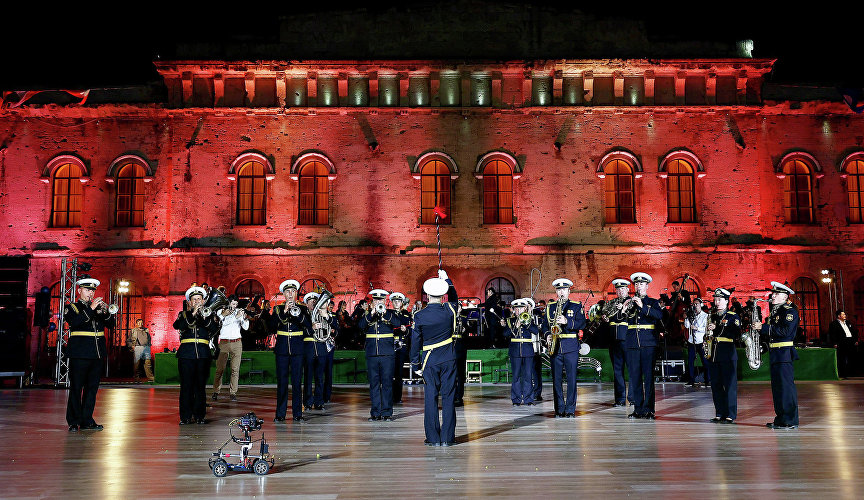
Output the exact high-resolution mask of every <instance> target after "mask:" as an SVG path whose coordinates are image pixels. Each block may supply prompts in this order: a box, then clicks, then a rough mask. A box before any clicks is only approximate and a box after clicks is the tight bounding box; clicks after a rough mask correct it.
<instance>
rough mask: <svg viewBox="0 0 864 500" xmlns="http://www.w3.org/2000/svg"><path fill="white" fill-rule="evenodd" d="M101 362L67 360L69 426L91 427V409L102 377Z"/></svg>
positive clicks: (82, 359) (77, 359) (97, 360)
mask: <svg viewBox="0 0 864 500" xmlns="http://www.w3.org/2000/svg"><path fill="white" fill-rule="evenodd" d="M102 365H103V360H102V359H100V358H96V359H85V358H70V359H69V399H68V400H67V402H66V423H68V424H69V425H93V424H95V423H96V422H94V421H93V409H94V408H96V392H97V391H98V390H99V379H100V378H101V376H102Z"/></svg>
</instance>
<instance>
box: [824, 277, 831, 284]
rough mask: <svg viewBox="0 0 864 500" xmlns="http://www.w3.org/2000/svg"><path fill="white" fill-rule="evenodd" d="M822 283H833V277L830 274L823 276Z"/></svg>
mask: <svg viewBox="0 0 864 500" xmlns="http://www.w3.org/2000/svg"><path fill="white" fill-rule="evenodd" d="M822 283H831V278H830V277H828V276H826V277H824V278H822Z"/></svg>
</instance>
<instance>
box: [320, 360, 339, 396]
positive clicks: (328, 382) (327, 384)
mask: <svg viewBox="0 0 864 500" xmlns="http://www.w3.org/2000/svg"><path fill="white" fill-rule="evenodd" d="M335 353H336V349H333V350H331V351H330V352H328V353H327V355H326V356H324V394H323V395H322V397H323V398H324V402H325V403H329V402H330V397H331V396H332V395H333V358H334V355H335Z"/></svg>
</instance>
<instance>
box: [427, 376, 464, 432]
mask: <svg viewBox="0 0 864 500" xmlns="http://www.w3.org/2000/svg"><path fill="white" fill-rule="evenodd" d="M423 383H424V384H425V385H424V388H423V428H424V429H425V431H426V441H427V442H429V443H453V442H454V441H455V440H456V404H455V397H456V361H455V360H450V361H444V362H442V363H438V364H435V365H427V366H426V369H424V370H423ZM438 396H441V420H440V421H439V420H438Z"/></svg>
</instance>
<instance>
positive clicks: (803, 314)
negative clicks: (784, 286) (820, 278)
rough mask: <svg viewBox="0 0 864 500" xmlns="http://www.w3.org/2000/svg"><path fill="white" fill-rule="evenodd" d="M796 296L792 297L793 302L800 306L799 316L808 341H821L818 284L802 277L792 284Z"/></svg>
mask: <svg viewBox="0 0 864 500" xmlns="http://www.w3.org/2000/svg"><path fill="white" fill-rule="evenodd" d="M792 289H793V290H795V295H791V296H790V297H791V298H792V302H793V303H794V304H795V305H796V306H798V314H799V316H800V318H801V323H800V325H799V326H800V327H801V328H803V329H804V336H805V337H806V339H807V341H818V340H819V330H820V329H819V290H818V289H817V288H816V282H815V281H813V280H811V279H810V278H805V277H801V278H798V279H797V280H795V281H794V282H793V283H792Z"/></svg>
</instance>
